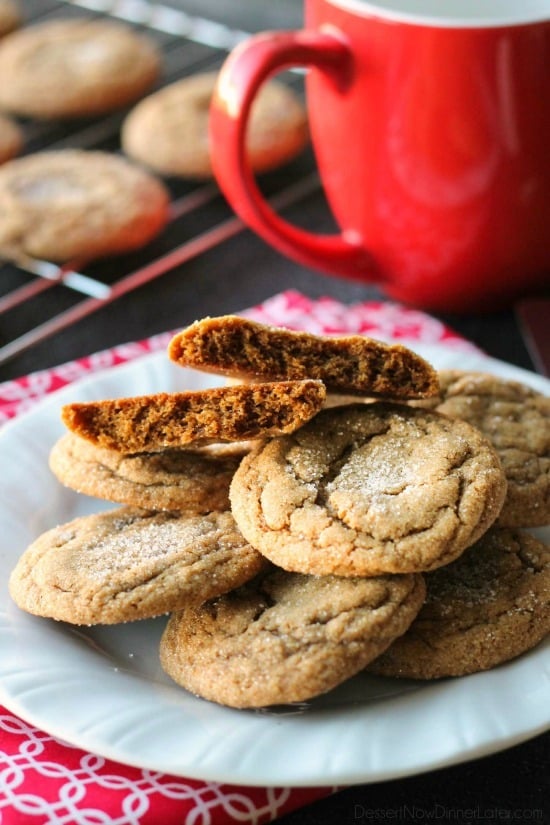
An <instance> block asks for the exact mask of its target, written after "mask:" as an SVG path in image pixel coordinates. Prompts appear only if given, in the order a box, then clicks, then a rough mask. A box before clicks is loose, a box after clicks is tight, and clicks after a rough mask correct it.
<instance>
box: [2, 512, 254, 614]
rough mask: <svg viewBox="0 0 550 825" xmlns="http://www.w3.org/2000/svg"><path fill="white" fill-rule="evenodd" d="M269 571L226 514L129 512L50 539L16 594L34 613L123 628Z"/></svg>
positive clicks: (36, 546)
mask: <svg viewBox="0 0 550 825" xmlns="http://www.w3.org/2000/svg"><path fill="white" fill-rule="evenodd" d="M262 565H263V561H262V558H261V556H260V555H259V554H258V553H257V552H256V551H255V550H253V549H252V548H251V547H250V546H249V545H248V544H247V542H246V541H245V540H244V539H243V537H242V536H241V534H240V532H239V530H238V529H237V527H236V526H235V522H234V520H233V517H232V516H231V514H230V513H229V512H227V511H226V512H214V513H210V514H208V515H195V514H183V513H178V512H168V511H166V512H162V513H157V512H154V511H149V510H141V509H138V508H132V507H122V508H120V509H117V510H112V511H109V512H104V513H99V514H96V515H91V516H83V517H81V518H77V519H75V520H74V521H71V522H69V523H67V524H63V525H61V526H59V527H54V528H53V529H52V530H48V531H47V532H46V533H43V534H42V535H41V536H40V537H39V538H37V539H36V541H34V542H33V543H32V544H31V545H30V546H29V547H28V548H27V550H26V551H25V552H24V553H23V555H22V556H21V557H20V559H19V561H18V562H17V565H16V567H15V569H14V570H13V572H12V574H11V577H10V581H9V587H10V593H11V596H12V598H13V599H14V601H15V602H16V604H17V605H18V606H19V607H21V608H22V609H23V610H26V611H27V612H28V613H33V614H35V615H37V616H45V617H46V618H51V619H58V620H60V621H64V622H70V623H71V624H88V625H92V624H118V623H120V622H130V621H135V620H137V619H147V618H151V617H153V616H159V615H162V614H164V613H168V612H170V611H172V610H179V609H181V608H183V607H184V606H186V605H188V604H199V603H201V602H202V601H204V600H205V599H210V598H214V597H215V596H216V595H220V594H221V593H225V592H226V591H227V590H231V589H232V588H234V587H238V586H239V585H241V584H243V583H244V582H245V581H247V580H248V579H250V578H252V577H253V576H254V575H256V573H258V572H259V570H260V569H261V568H262Z"/></svg>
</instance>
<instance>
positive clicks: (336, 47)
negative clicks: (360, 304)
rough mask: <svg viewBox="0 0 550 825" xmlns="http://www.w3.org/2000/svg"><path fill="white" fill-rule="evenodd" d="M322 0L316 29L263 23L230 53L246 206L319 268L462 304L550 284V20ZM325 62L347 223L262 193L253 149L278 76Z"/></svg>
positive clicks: (322, 98)
mask: <svg viewBox="0 0 550 825" xmlns="http://www.w3.org/2000/svg"><path fill="white" fill-rule="evenodd" d="M346 6H347V3H345V2H342V4H341V5H340V4H338V2H329V0H309V1H308V2H307V3H306V28H305V29H304V30H303V31H298V32H278V33H265V34H262V35H257V36H255V37H253V38H252V39H251V40H249V41H247V42H246V43H245V44H243V45H242V46H241V47H238V48H237V49H236V50H235V51H234V52H233V53H232V54H231V55H230V56H229V58H228V60H227V61H226V63H225V65H224V67H223V69H222V72H221V75H220V80H219V84H218V88H217V92H216V95H215V97H214V100H213V104H212V109H211V141H212V155H213V163H214V169H215V173H216V176H217V178H218V180H219V183H220V185H221V187H222V189H223V190H224V192H225V194H226V196H227V197H228V199H229V201H230V202H231V203H232V205H233V206H234V208H235V210H236V211H237V212H238V213H239V214H240V215H241V216H242V218H243V219H244V220H245V221H246V222H247V223H248V224H249V225H250V226H251V227H252V228H253V229H255V230H256V231H257V232H258V233H259V234H260V235H262V236H263V237H264V238H265V239H266V240H268V241H269V242H270V243H271V244H273V245H274V246H275V247H277V248H278V249H279V250H280V251H281V252H283V253H285V254H287V255H289V256H291V257H293V258H295V259H297V260H299V261H301V262H302V263H304V264H306V265H308V266H311V267H313V268H315V269H318V270H321V271H326V272H331V273H334V274H337V275H345V276H349V277H353V278H359V279H363V280H365V281H375V282H377V283H380V284H381V286H382V287H383V289H384V290H385V291H387V292H388V293H389V294H390V295H392V296H393V297H396V298H399V299H401V300H403V301H406V302H409V303H413V304H416V305H420V306H423V307H426V308H433V309H440V310H449V311H463V310H468V311H471V310H475V309H476V308H479V309H483V308H487V307H492V306H497V305H501V304H503V303H505V302H507V301H509V300H512V299H513V298H514V297H515V296H516V295H519V294H522V293H525V292H528V291H529V290H530V289H532V288H535V287H536V286H537V285H548V284H550V20H548V19H546V20H544V19H542V20H539V21H535V22H532V21H531V22H527V23H519V24H518V23H516V24H507V25H502V24H499V25H487V24H486V23H484V24H483V25H473V24H471V25H469V26H463V25H457V24H453V25H447V24H445V25H436V24H435V23H434V22H433V21H430V23H429V24H422V25H421V24H419V23H417V22H411V21H410V20H399V19H395V18H391V19H390V18H389V16H387V15H385V16H383V15H382V13H380V14H373V13H371V11H369V12H367V10H366V9H367V8H370V7H368V6H367V4H365V5H364V6H362V5H361V3H358V2H355V3H353V2H352V3H350V4H349V6H347V7H346ZM296 65H306V66H309V67H311V70H310V71H309V72H308V76H307V90H306V91H307V106H308V114H309V119H310V127H311V134H312V141H313V146H314V150H315V154H316V157H317V162H318V166H319V171H320V175H321V179H322V183H323V186H324V189H325V192H326V195H327V198H328V201H329V203H330V206H331V208H332V211H333V213H334V216H335V218H336V220H337V223H338V225H339V226H340V228H341V234H340V235H335V236H329V237H327V236H324V237H322V236H316V235H313V234H310V233H307V232H304V231H303V230H300V229H298V228H296V227H293V226H291V225H290V224H288V223H287V222H285V221H283V220H281V219H280V218H279V217H278V216H277V215H275V214H274V213H273V212H272V210H271V209H270V208H269V206H268V205H267V204H266V203H265V201H264V200H263V199H262V197H261V195H260V193H259V191H258V189H257V186H256V184H255V181H254V178H253V175H252V173H251V171H250V169H249V166H248V164H247V160H246V153H245V151H244V133H245V127H246V119H247V116H248V111H249V108H250V105H251V103H252V100H253V99H254V96H255V94H256V92H257V89H258V87H259V86H260V85H261V83H262V82H263V81H264V80H265V78H266V77H268V76H269V75H271V74H272V73H274V72H276V71H280V70H281V69H283V68H287V67H289V66H296Z"/></svg>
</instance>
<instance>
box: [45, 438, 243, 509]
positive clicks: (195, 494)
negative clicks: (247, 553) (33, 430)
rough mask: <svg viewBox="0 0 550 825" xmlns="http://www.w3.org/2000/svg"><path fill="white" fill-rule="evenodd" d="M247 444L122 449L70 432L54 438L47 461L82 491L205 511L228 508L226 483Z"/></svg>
mask: <svg viewBox="0 0 550 825" xmlns="http://www.w3.org/2000/svg"><path fill="white" fill-rule="evenodd" d="M248 449H249V448H247V447H246V446H244V445H243V447H238V446H237V448H236V449H235V450H234V451H233V453H232V454H230V453H229V452H228V451H227V450H222V451H218V452H215V451H208V452H207V451H204V450H203V451H198V450H196V451H193V450H183V449H182V450H177V449H167V450H162V451H161V452H156V453H137V454H134V455H125V454H124V453H120V452H118V451H117V450H109V449H105V448H102V447H98V446H96V445H95V444H92V443H91V442H89V441H86V440H85V439H84V438H80V437H79V436H77V435H75V434H74V433H71V432H69V433H65V435H63V436H62V437H61V438H60V439H59V440H58V441H57V442H56V443H55V444H54V446H53V448H52V450H51V452H50V456H49V465H50V469H51V470H52V472H53V473H54V474H55V476H56V477H57V478H58V480H59V481H61V483H62V484H64V485H65V486H67V487H69V488H71V489H72V490H76V491H77V492H79V493H83V494H85V495H89V496H96V497H97V498H101V499H105V500H106V501H113V502H117V503H119V504H130V505H132V506H134V507H142V508H144V509H154V510H185V511H186V512H194V513H208V512H211V511H212V510H227V509H229V485H230V483H231V479H232V478H233V474H234V473H235V470H236V469H237V467H238V466H239V463H240V461H241V459H242V457H243V456H244V455H246V453H247V452H248Z"/></svg>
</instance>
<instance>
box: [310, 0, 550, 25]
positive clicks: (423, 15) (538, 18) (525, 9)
mask: <svg viewBox="0 0 550 825" xmlns="http://www.w3.org/2000/svg"><path fill="white" fill-rule="evenodd" d="M326 2H327V3H329V4H330V5H333V6H338V7H339V8H341V9H344V10H346V11H350V12H352V13H354V14H357V15H359V16H361V17H377V18H379V19H382V20H384V21H386V20H387V21H388V22H393V23H412V24H416V25H419V26H431V27H436V28H456V29H478V28H503V27H506V26H521V25H530V24H536V23H548V22H550V1H549V0H530V2H529V0H524V2H522V3H517V0H515V2H514V0H512V2H509V4H508V6H509V8H508V11H509V13H508V14H502V13H501V11H500V9H501V7H502V5H503V4H502V3H499V4H498V7H495V4H494V3H493V8H492V9H491V11H494V12H495V13H494V14H493V15H489V14H487V13H486V14H483V11H481V12H480V11H479V10H480V8H481V9H483V7H485V8H486V9H487V7H489V6H490V5H491V0H485V2H483V0H472V2H470V3H469V4H466V3H464V2H461V3H460V4H459V5H460V7H461V10H462V9H463V8H464V6H465V5H468V6H469V8H470V10H471V14H470V15H469V16H468V15H461V14H456V15H453V14H449V15H448V16H446V14H438V13H434V12H433V11H429V12H422V11H411V10H409V9H407V8H405V6H406V5H409V3H406V2H404V0H326ZM440 2H441V5H443V2H444V0H440ZM417 4H418V6H426V5H431V6H432V7H433V3H428V4H426V2H425V0H417ZM518 7H519V8H518ZM438 11H439V9H438Z"/></svg>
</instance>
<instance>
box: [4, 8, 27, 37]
mask: <svg viewBox="0 0 550 825" xmlns="http://www.w3.org/2000/svg"><path fill="white" fill-rule="evenodd" d="M21 20H22V16H21V11H20V9H19V6H18V5H17V3H14V2H13V0H0V37H4V35H5V34H9V33H10V32H11V31H13V30H14V29H16V28H17V27H18V26H20V25H21Z"/></svg>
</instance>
